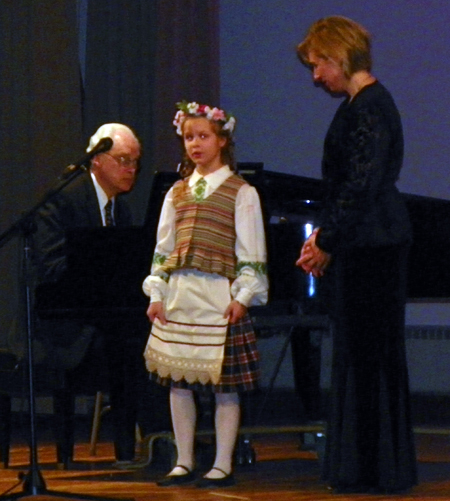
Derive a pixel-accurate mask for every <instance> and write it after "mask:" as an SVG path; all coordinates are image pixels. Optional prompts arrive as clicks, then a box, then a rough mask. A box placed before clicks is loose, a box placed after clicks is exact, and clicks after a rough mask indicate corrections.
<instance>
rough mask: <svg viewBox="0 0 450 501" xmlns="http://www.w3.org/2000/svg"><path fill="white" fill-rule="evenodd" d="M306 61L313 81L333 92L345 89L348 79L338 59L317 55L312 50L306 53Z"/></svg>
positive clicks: (344, 90) (340, 91)
mask: <svg viewBox="0 0 450 501" xmlns="http://www.w3.org/2000/svg"><path fill="white" fill-rule="evenodd" d="M308 61H309V64H310V67H311V70H312V75H313V80H314V83H318V84H320V85H322V86H323V87H325V89H327V90H328V91H329V92H332V93H333V94H334V93H338V94H339V93H342V92H346V91H347V87H348V83H349V80H348V78H347V77H346V76H345V74H344V70H343V68H342V65H341V64H340V62H339V61H336V60H334V59H330V58H325V57H323V56H319V55H317V54H316V53H315V52H314V51H311V52H310V53H309V54H308Z"/></svg>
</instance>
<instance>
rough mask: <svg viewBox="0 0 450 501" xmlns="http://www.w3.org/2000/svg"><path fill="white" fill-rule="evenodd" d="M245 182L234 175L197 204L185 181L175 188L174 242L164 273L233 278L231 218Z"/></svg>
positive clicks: (234, 270)
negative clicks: (183, 270)
mask: <svg viewBox="0 0 450 501" xmlns="http://www.w3.org/2000/svg"><path fill="white" fill-rule="evenodd" d="M245 183H246V181H245V180H244V179H242V178H241V177H240V176H238V175H236V174H233V175H232V176H230V177H229V178H228V179H226V180H225V181H224V182H223V183H222V184H221V185H220V186H219V187H218V188H217V190H216V191H214V193H212V194H211V195H209V196H208V197H207V198H206V199H204V200H203V201H201V202H198V203H197V202H195V199H194V197H193V195H192V193H191V189H190V187H189V180H188V179H185V180H182V181H178V182H177V183H176V184H175V185H174V189H173V201H174V206H175V211H176V216H175V230H176V243H175V249H174V251H173V252H172V253H171V255H170V256H169V257H168V258H167V260H166V261H165V263H164V265H163V266H162V268H163V270H164V271H166V272H167V273H170V272H171V271H173V270H175V269H180V268H196V269H197V270H200V271H202V272H205V273H218V274H219V275H222V276H224V277H227V278H230V279H234V278H236V255H235V242H236V230H235V224H234V215H235V206H236V196H237V193H238V191H239V189H240V188H241V186H242V185H243V184H245Z"/></svg>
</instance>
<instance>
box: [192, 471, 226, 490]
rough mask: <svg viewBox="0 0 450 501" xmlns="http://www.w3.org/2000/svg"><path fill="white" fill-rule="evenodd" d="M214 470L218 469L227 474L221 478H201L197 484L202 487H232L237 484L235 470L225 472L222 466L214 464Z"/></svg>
mask: <svg viewBox="0 0 450 501" xmlns="http://www.w3.org/2000/svg"><path fill="white" fill-rule="evenodd" d="M211 469H212V470H218V471H220V472H221V473H223V474H224V475H225V476H224V477H221V478H208V477H203V478H201V479H200V480H199V481H198V482H197V483H196V484H195V485H196V486H197V487H199V488H200V489H216V488H217V487H230V486H232V485H235V483H236V479H235V478H234V475H233V472H231V473H225V472H224V471H223V470H221V469H220V468H217V467H216V466H214V467H213V468H211Z"/></svg>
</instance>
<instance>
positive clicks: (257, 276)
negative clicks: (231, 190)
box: [231, 184, 268, 306]
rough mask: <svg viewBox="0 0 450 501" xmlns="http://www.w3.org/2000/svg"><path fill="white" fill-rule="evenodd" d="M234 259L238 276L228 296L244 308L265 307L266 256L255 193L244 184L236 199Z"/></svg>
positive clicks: (259, 206)
mask: <svg viewBox="0 0 450 501" xmlns="http://www.w3.org/2000/svg"><path fill="white" fill-rule="evenodd" d="M235 225H236V256H237V273H238V276H237V278H236V279H235V280H234V282H233V284H232V286H231V295H232V296H233V299H236V300H237V301H239V302H240V303H241V304H243V305H244V306H257V305H263V304H266V303H267V298H268V280H267V252H266V239H265V233H264V223H263V218H262V211H261V204H260V200H259V196H258V193H257V191H256V189H255V188H254V187H253V186H250V185H248V184H244V185H243V186H242V187H241V189H240V190H239V192H238V195H237V197H236V213H235Z"/></svg>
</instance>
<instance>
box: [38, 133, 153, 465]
mask: <svg viewBox="0 0 450 501" xmlns="http://www.w3.org/2000/svg"><path fill="white" fill-rule="evenodd" d="M104 138H110V139H111V140H112V147H111V148H110V149H109V150H108V151H102V150H101V149H99V153H97V154H94V156H93V157H92V159H91V169H90V171H89V172H88V173H87V174H82V175H80V176H78V177H77V178H76V179H75V180H74V181H73V182H71V183H70V184H69V185H68V186H66V188H65V189H63V190H62V191H61V192H59V193H58V194H57V195H56V196H55V197H53V198H52V199H51V200H50V201H49V202H48V203H47V204H46V205H45V206H44V207H43V208H42V210H41V211H40V213H39V215H38V218H37V232H36V237H35V242H36V255H37V261H38V277H39V278H38V282H39V283H40V284H42V283H46V282H54V281H57V280H59V279H60V278H61V276H62V275H63V274H64V271H65V269H66V255H65V243H66V235H67V232H68V231H70V230H71V229H73V228H95V227H101V226H110V225H114V226H129V225H131V213H130V211H129V209H128V206H127V205H126V203H125V201H124V200H122V199H121V197H120V195H121V194H123V193H126V192H129V191H130V190H131V189H132V188H133V186H134V184H135V181H136V176H137V173H138V169H139V159H140V155H141V145H140V142H139V140H138V138H137V137H136V135H135V133H134V132H133V131H132V130H131V129H130V128H129V127H127V126H125V125H122V124H116V123H111V124H105V125H102V126H101V127H100V128H99V129H98V130H97V132H96V133H95V134H94V135H93V136H92V137H91V139H90V142H89V146H88V148H87V151H88V152H90V151H92V152H95V149H96V147H97V145H98V143H99V142H100V141H101V140H102V139H104ZM128 324H129V322H126V321H125V320H121V319H114V320H108V319H104V320H95V321H90V322H87V321H86V320H73V319H57V320H55V319H52V320H42V319H38V322H37V329H36V330H37V338H38V339H39V340H40V341H41V342H42V343H43V344H44V346H47V348H48V352H49V353H50V355H49V356H48V361H47V363H48V364H49V365H50V366H52V367H53V368H54V369H55V370H56V371H57V374H59V375H61V377H60V378H59V379H60V381H61V384H60V385H59V388H57V390H56V391H55V393H54V404H55V414H56V419H57V423H58V424H59V426H58V427H57V434H58V436H57V455H58V463H60V464H62V465H63V466H65V467H67V466H68V464H69V463H70V461H71V460H72V458H73V445H74V434H73V427H74V426H73V424H74V423H73V417H74V399H75V392H76V391H77V389H78V390H80V380H83V379H84V384H85V385H86V384H87V385H88V386H90V389H92V390H94V391H95V390H98V389H100V388H99V386H101V385H103V384H104V382H102V383H101V384H100V383H99V382H98V381H96V377H100V375H102V374H104V373H105V372H107V373H108V378H107V386H108V388H109V392H110V403H111V411H112V421H113V426H114V445H115V454H116V460H117V464H118V465H119V466H123V465H125V466H126V465H127V464H129V463H131V462H132V461H133V459H134V449H135V424H136V420H137V401H138V395H137V388H138V387H139V384H137V378H138V374H139V373H140V371H139V367H140V365H143V362H142V349H143V348H142V343H144V342H145V338H146V335H147V332H146V331H145V330H144V332H138V333H137V332H132V330H133V328H132V327H130V326H129V325H128ZM141 338H142V339H141ZM56 347H57V348H58V349H56ZM58 350H59V351H58ZM62 352H63V353H66V356H65V357H58V356H56V355H54V356H53V354H56V353H62ZM67 354H68V355H67ZM104 366H106V367H107V369H108V370H106V371H105V368H104ZM96 367H100V372H97V373H96V372H95V368H96ZM142 369H143V368H142ZM143 371H144V369H143ZM143 373H144V372H143ZM86 375H87V377H86ZM86 379H87V380H86ZM103 379H104V378H103Z"/></svg>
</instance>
